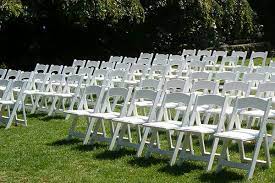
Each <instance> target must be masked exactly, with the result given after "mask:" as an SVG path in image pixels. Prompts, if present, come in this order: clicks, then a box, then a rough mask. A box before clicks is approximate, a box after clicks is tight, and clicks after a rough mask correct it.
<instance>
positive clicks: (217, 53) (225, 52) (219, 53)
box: [212, 50, 227, 60]
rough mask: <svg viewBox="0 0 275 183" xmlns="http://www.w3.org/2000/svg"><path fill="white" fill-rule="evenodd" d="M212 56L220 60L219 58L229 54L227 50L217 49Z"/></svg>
mask: <svg viewBox="0 0 275 183" xmlns="http://www.w3.org/2000/svg"><path fill="white" fill-rule="evenodd" d="M212 56H214V57H217V59H218V60H219V58H220V57H221V58H223V57H226V56H227V51H217V50H213V53H212Z"/></svg>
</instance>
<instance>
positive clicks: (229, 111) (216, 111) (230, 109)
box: [206, 107, 233, 114]
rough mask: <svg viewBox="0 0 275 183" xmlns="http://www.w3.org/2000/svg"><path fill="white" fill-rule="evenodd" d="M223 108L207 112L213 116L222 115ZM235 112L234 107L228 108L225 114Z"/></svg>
mask: <svg viewBox="0 0 275 183" xmlns="http://www.w3.org/2000/svg"><path fill="white" fill-rule="evenodd" d="M221 110H222V109H221V108H212V109H208V110H207V111H206V112H209V113H212V114H220V113H221ZM232 112H233V107H227V109H226V111H225V113H226V114H232Z"/></svg>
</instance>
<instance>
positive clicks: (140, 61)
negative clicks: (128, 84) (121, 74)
mask: <svg viewBox="0 0 275 183" xmlns="http://www.w3.org/2000/svg"><path fill="white" fill-rule="evenodd" d="M137 64H139V65H147V66H148V67H149V66H151V60H149V59H145V58H139V59H138V60H137Z"/></svg>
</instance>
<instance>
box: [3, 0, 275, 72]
mask: <svg viewBox="0 0 275 183" xmlns="http://www.w3.org/2000/svg"><path fill="white" fill-rule="evenodd" d="M272 3H273V2H272V0H263V1H261V2H259V1H257V0H21V1H20V0H2V1H0V25H1V27H0V42H1V48H0V59H1V60H0V62H6V63H7V64H8V65H10V66H12V67H22V66H23V67H22V68H24V69H26V68H28V67H29V66H30V65H33V64H34V63H35V62H37V61H39V62H45V63H58V64H66V65H68V64H71V62H72V59H73V58H87V59H88V58H90V59H107V58H108V56H109V55H111V54H112V55H129V56H137V55H138V53H139V52H140V51H147V52H165V53H180V52H181V50H182V49H183V48H201V49H204V48H207V47H219V46H220V45H222V44H236V43H248V42H257V41H263V40H267V41H271V42H272V41H273V43H274V35H272V34H271V32H272V31H273V30H274V23H273V24H272V20H271V18H273V17H274V15H272V11H271V8H269V7H270V6H271V5H272ZM259 4H260V5H259ZM273 4H274V3H273ZM273 14H274V13H273ZM272 16H273V17H272ZM273 21H274V19H273ZM262 24H263V25H264V26H262ZM263 35H264V36H263Z"/></svg>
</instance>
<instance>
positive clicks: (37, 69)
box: [34, 63, 49, 73]
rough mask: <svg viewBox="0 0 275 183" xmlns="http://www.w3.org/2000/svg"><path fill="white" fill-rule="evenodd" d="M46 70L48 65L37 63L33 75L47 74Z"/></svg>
mask: <svg viewBox="0 0 275 183" xmlns="http://www.w3.org/2000/svg"><path fill="white" fill-rule="evenodd" d="M48 69H49V65H45V64H39V63H37V64H36V66H35V68H34V72H35V73H47V71H48Z"/></svg>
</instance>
